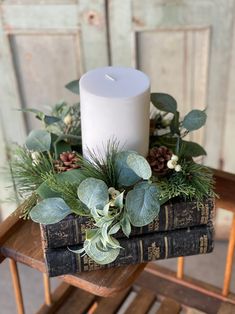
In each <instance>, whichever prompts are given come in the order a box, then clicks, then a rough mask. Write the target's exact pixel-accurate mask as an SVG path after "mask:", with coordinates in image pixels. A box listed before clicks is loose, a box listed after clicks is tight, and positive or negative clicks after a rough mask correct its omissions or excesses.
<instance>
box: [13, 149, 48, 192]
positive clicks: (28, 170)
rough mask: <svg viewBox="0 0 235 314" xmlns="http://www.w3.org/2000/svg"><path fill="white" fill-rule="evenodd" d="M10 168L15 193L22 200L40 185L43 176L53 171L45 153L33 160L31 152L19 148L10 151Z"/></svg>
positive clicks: (39, 154)
mask: <svg viewBox="0 0 235 314" xmlns="http://www.w3.org/2000/svg"><path fill="white" fill-rule="evenodd" d="M10 166H11V169H12V175H13V180H14V184H15V186H16V189H17V192H18V193H19V196H20V197H24V198H26V197H28V196H29V195H31V194H32V192H33V191H35V190H36V189H37V188H38V187H39V186H40V185H41V184H42V182H43V176H44V175H45V174H47V173H49V172H51V171H52V170H53V167H52V164H51V160H50V158H49V156H48V154H47V153H38V158H37V160H34V159H33V158H32V154H31V152H30V151H29V150H28V149H27V148H25V147H20V146H16V148H14V149H13V150H12V151H11V159H10Z"/></svg>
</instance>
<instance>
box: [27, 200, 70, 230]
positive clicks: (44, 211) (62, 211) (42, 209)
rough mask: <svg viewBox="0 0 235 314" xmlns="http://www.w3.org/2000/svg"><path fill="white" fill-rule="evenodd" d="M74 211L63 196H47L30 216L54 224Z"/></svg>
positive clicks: (44, 222)
mask: <svg viewBox="0 0 235 314" xmlns="http://www.w3.org/2000/svg"><path fill="white" fill-rule="evenodd" d="M71 213H72V211H71V209H70V208H69V206H68V205H67V204H66V203H65V201H64V200H63V199H62V198H59V197H53V198H47V199H45V200H42V201H41V202H39V203H38V204H37V205H36V206H34V207H33V208H32V209H31V211H30V218H31V219H32V220H33V221H34V222H37V223H41V224H47V225H48V224H54V223H57V222H59V221H61V220H62V219H63V218H65V217H66V216H68V215H69V214H71Z"/></svg>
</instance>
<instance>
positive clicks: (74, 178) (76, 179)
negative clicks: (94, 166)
mask: <svg viewBox="0 0 235 314" xmlns="http://www.w3.org/2000/svg"><path fill="white" fill-rule="evenodd" d="M56 178H57V179H58V181H59V182H69V183H72V184H77V185H79V184H80V183H82V181H83V180H85V179H86V177H85V176H84V174H83V172H82V170H81V169H72V170H69V171H65V172H61V173H58V174H57V175H56Z"/></svg>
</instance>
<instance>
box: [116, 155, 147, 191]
mask: <svg viewBox="0 0 235 314" xmlns="http://www.w3.org/2000/svg"><path fill="white" fill-rule="evenodd" d="M131 154H137V153H135V152H133V151H123V152H119V153H117V155H116V159H115V172H116V174H117V182H118V185H119V186H131V185H134V184H135V183H136V182H138V181H140V179H141V178H140V177H139V176H138V175H137V174H136V173H135V172H134V171H133V170H132V169H131V168H130V167H129V166H128V164H127V158H128V156H129V155H131Z"/></svg>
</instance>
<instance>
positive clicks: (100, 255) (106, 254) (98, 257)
mask: <svg viewBox="0 0 235 314" xmlns="http://www.w3.org/2000/svg"><path fill="white" fill-rule="evenodd" d="M86 241H87V240H86ZM86 241H85V242H84V247H85V251H86V254H87V255H88V256H89V257H90V258H91V259H93V260H94V261H95V262H96V263H98V264H100V265H105V264H109V263H112V262H113V261H115V259H116V258H117V257H118V255H119V252H120V248H118V247H117V248H111V247H107V248H105V247H104V246H103V245H102V243H101V241H100V243H99V242H97V241H94V242H93V241H90V243H89V244H87V243H86ZM116 242H117V243H118V241H117V240H116Z"/></svg>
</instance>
